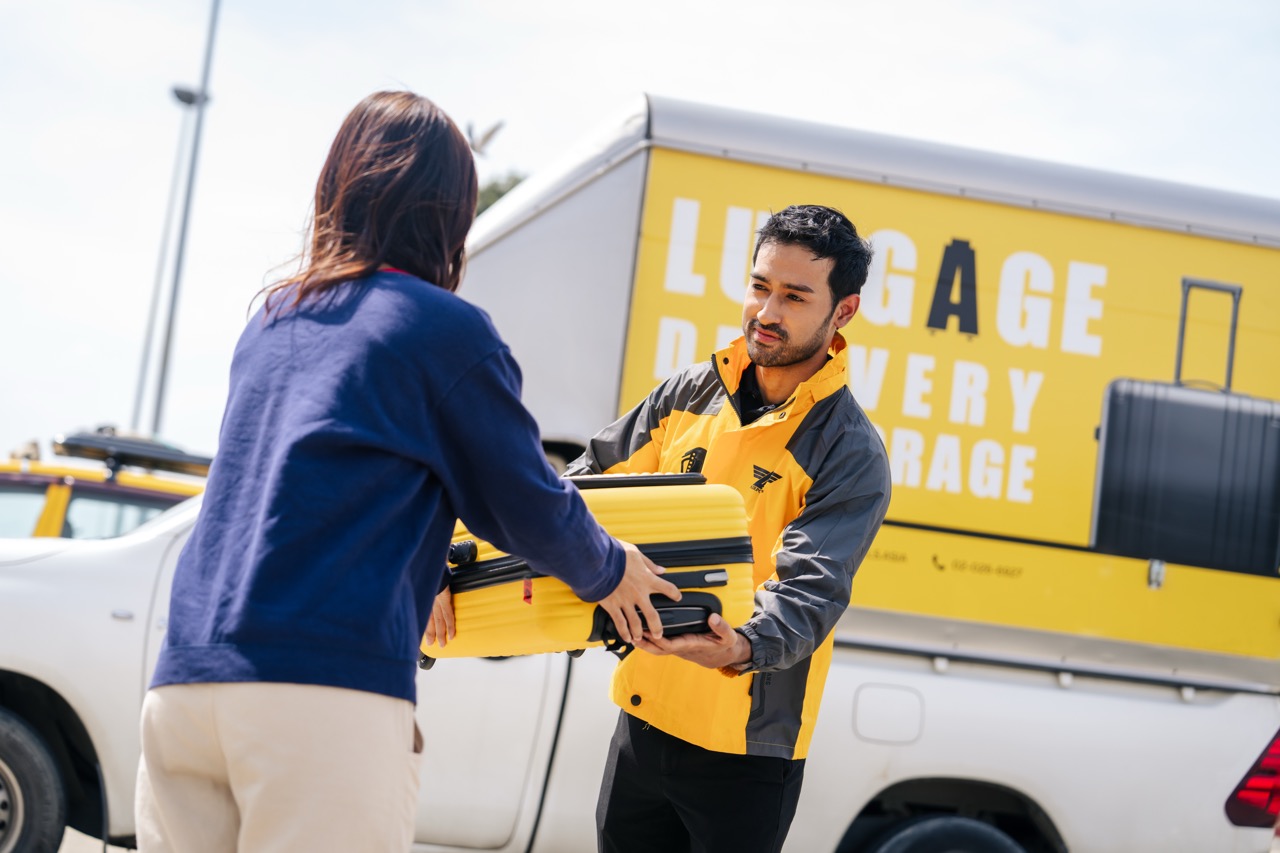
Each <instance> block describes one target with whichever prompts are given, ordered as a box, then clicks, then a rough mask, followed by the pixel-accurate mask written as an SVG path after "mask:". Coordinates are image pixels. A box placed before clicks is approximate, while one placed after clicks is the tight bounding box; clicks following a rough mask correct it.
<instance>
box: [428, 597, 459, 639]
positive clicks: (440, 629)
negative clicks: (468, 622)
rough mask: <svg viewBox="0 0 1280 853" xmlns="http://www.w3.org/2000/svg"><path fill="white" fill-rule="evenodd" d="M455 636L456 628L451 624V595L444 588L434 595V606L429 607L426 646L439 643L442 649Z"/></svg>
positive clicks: (456, 633)
mask: <svg viewBox="0 0 1280 853" xmlns="http://www.w3.org/2000/svg"><path fill="white" fill-rule="evenodd" d="M457 635H458V628H457V626H456V625H454V624H453V593H451V592H450V591H449V587H447V586H446V587H445V588H444V589H442V590H440V592H439V593H438V594H437V595H436V601H435V604H433V605H432V606H431V618H430V619H428V620H427V645H431V644H433V643H435V642H436V641H439V644H440V648H442V649H443V648H444V647H445V646H447V645H449V641H450V640H452V639H453V638H454V637H456V636H457Z"/></svg>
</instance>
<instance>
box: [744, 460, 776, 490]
mask: <svg viewBox="0 0 1280 853" xmlns="http://www.w3.org/2000/svg"><path fill="white" fill-rule="evenodd" d="M751 470H752V471H754V472H755V476H756V481H755V482H754V483H752V484H751V488H752V489H753V490H755V491H757V492H763V491H764V487H765V486H767V485H769V484H770V483H776V482H778V481H779V480H781V479H782V475H781V474H778V473H776V472H774V471H770V470H769V469H768V468H761V467H760V466H759V465H752V466H751Z"/></svg>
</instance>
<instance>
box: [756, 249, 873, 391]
mask: <svg viewBox="0 0 1280 853" xmlns="http://www.w3.org/2000/svg"><path fill="white" fill-rule="evenodd" d="M834 265H835V262H834V261H833V260H832V259H831V258H821V259H818V258H815V257H814V256H813V255H812V254H811V253H810V252H809V250H808V249H806V248H805V247H803V246H796V245H791V244H787V243H773V242H769V243H765V244H764V245H763V246H761V247H760V251H759V253H758V254H757V255H756V262H755V266H754V267H752V270H751V281H750V282H749V283H748V284H747V298H746V300H745V301H744V303H743V306H742V332H743V334H744V335H746V338H747V354H748V355H750V356H751V360H752V361H753V362H755V363H756V364H758V365H759V366H761V367H787V366H790V365H793V364H799V363H801V362H805V361H808V360H810V359H817V358H818V357H819V354H821V356H822V357H823V358H825V356H826V352H827V348H828V346H830V344H831V336H832V334H833V333H834V332H835V330H836V329H838V328H840V327H841V326H843V325H844V324H845V323H847V322H848V321H849V318H851V317H852V316H853V314H854V312H855V311H857V307H858V306H857V303H858V297H857V296H848V297H845V298H844V299H842V300H840V303H839V304H836V303H835V302H834V300H833V297H832V294H831V286H830V284H828V277H829V276H830V274H831V268H832V267H833V266H834Z"/></svg>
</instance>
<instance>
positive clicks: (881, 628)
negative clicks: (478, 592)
mask: <svg viewBox="0 0 1280 853" xmlns="http://www.w3.org/2000/svg"><path fill="white" fill-rule="evenodd" d="M198 505H199V498H193V499H191V500H190V501H188V502H186V503H184V504H181V505H179V506H177V507H175V508H173V509H171V510H169V511H168V512H166V513H165V514H163V515H161V516H159V517H158V518H156V519H154V520H152V521H150V522H148V523H147V524H145V525H143V526H142V527H141V528H139V529H137V530H136V531H134V532H132V533H129V534H127V535H125V536H122V537H119V538H117V539H111V540H101V541H72V540H65V539H25V540H0V851H4V853H30V851H37V850H53V849H56V845H57V842H58V840H59V839H61V837H62V833H63V827H64V825H65V824H67V823H69V824H70V825H71V826H73V827H74V828H76V829H78V830H80V831H81V832H84V833H86V834H88V835H91V836H97V837H107V838H110V839H111V840H112V842H113V843H119V844H128V843H129V840H130V836H131V835H132V834H133V831H134V824H133V782H134V772H135V768H136V766H137V760H138V750H139V745H138V715H139V711H140V708H141V702H142V696H143V692H144V688H145V684H146V682H147V678H148V676H149V674H150V671H151V668H152V666H153V665H154V662H155V658H156V653H157V649H158V648H159V645H160V642H161V639H162V637H163V634H164V627H165V617H166V615H167V612H168V590H169V584H170V580H171V577H172V572H173V568H174V565H175V562H176V560H177V556H178V553H179V550H180V549H181V547H182V544H183V542H184V541H185V539H186V537H187V535H188V533H189V531H190V529H191V526H192V524H193V523H194V521H195V517H196V512H197V509H198ZM1007 630H1009V629H1005V631H1006V634H1005V636H996V634H995V633H993V631H992V630H991V629H982V628H981V627H979V626H968V627H967V628H966V627H964V626H961V625H959V624H950V625H942V624H940V623H936V622H932V623H931V620H919V619H912V618H909V617H904V616H902V615H894V616H892V617H886V615H885V614H883V613H876V612H874V611H870V610H859V609H855V610H851V611H850V613H849V615H848V616H847V617H846V620H845V622H844V623H842V625H841V626H840V628H839V639H838V640H837V652H836V656H835V661H834V664H833V667H832V671H831V676H830V680H829V685H828V688H827V691H826V696H825V698H824V700H823V707H822V712H821V716H820V720H819V725H818V730H817V733H816V735H815V742H814V747H813V749H812V751H811V757H810V758H809V761H808V767H807V770H806V779H805V789H804V794H803V796H802V799H801V803H800V808H799V812H798V814H797V816H796V820H795V824H794V828H793V830H792V833H791V837H790V839H789V841H788V845H787V848H786V849H787V850H789V851H795V853H809V851H824V853H825V851H841V853H854V851H872V850H881V849H893V850H899V849H917V848H909V847H889V848H886V847H885V845H886V844H887V843H888V842H889V840H890V839H892V837H893V835H894V834H895V833H897V832H899V831H900V830H901V829H902V828H903V827H905V826H908V825H912V824H911V822H912V821H914V822H915V823H916V824H918V823H919V822H920V821H921V820H930V821H933V822H934V826H936V827H937V828H938V829H939V831H941V830H944V829H945V830H948V831H949V832H954V831H955V830H956V829H957V827H960V828H962V829H968V830H972V829H974V828H975V827H974V824H978V825H980V826H981V827H982V828H981V829H980V830H979V831H978V835H977V836H975V837H977V838H978V839H979V840H977V841H974V842H972V843H971V844H968V845H965V846H963V847H962V849H964V850H970V851H987V850H991V851H996V850H1007V849H1009V848H1008V847H1007V846H997V845H998V844H999V843H1000V841H1005V842H1006V843H1007V839H1001V838H1000V836H999V835H995V833H996V832H998V833H1000V835H1003V836H1007V838H1011V839H1013V840H1014V841H1016V842H1017V843H1018V844H1019V845H1020V846H1021V847H1022V848H1023V849H1025V850H1028V851H1064V850H1074V851H1087V852H1088V853H1106V852H1107V851H1115V853H1121V851H1123V853H1134V851H1148V850H1149V851H1183V850H1185V851H1188V853H1192V851H1210V850H1212V851H1263V850H1266V849H1267V847H1268V845H1269V840H1270V838H1271V832H1270V830H1268V829H1265V828H1239V827H1235V826H1233V825H1232V824H1231V822H1230V821H1229V820H1228V818H1227V815H1226V814H1225V813H1224V804H1225V803H1226V801H1227V800H1228V798H1229V797H1230V796H1231V795H1232V793H1233V791H1234V790H1235V788H1236V786H1237V783H1238V782H1240V781H1241V779H1242V777H1243V776H1244V775H1245V773H1246V771H1247V770H1249V763H1250V761H1252V760H1253V759H1254V758H1255V757H1256V756H1258V755H1259V754H1260V753H1261V752H1262V751H1263V750H1264V748H1266V747H1267V744H1268V742H1269V741H1270V739H1271V738H1272V736H1273V735H1274V733H1275V731H1276V727H1277V725H1278V721H1280V707H1278V704H1280V703H1278V702H1277V698H1276V695H1275V692H1274V689H1273V688H1271V687H1269V686H1267V685H1265V684H1260V683H1252V682H1250V681H1249V680H1248V679H1247V678H1245V677H1240V678H1237V679H1234V680H1229V679H1219V680H1218V681H1215V680H1214V679H1211V678H1207V677H1203V676H1196V675H1190V674H1188V675H1177V674H1166V675H1163V676H1162V675H1159V674H1158V672H1159V662H1158V661H1157V660H1155V659H1154V658H1153V661H1152V666H1151V667H1150V668H1148V669H1145V670H1142V671H1139V670H1137V669H1135V670H1133V671H1129V672H1121V671H1118V670H1116V669H1114V668H1110V669H1108V668H1104V667H1097V666H1087V665H1083V664H1073V663H1071V662H1069V661H1064V660H1062V659H1061V657H1060V656H1059V657H1056V658H1055V657H1053V656H1052V655H1051V654H1049V652H1048V650H1047V649H1045V648H1043V647H1041V646H1040V645H1039V644H1038V642H1037V640H1036V637H1035V635H1034V634H1032V633H1031V632H1027V633H1026V634H1025V636H1022V637H1021V638H1017V637H1010V636H1008V634H1007ZM1018 639H1021V640H1023V641H1025V642H1024V643H1023V644H1022V645H1021V647H1020V648H1021V652H1020V655H1019V656H1018V657H1017V659H1016V660H1015V659H1013V658H1011V657H1010V655H1008V653H1007V652H1005V653H1001V654H996V652H995V649H997V648H1001V649H1006V650H1007V649H1008V648H1009V647H1010V643H1011V640H1018ZM1082 642H1083V641H1082ZM984 648H985V649H987V650H988V651H987V652H984V651H983V649H984ZM960 649H963V650H964V651H963V652H961V651H959V650H960ZM1078 652H1079V655H1080V657H1081V658H1085V657H1087V656H1088V649H1087V647H1086V646H1085V645H1082V646H1081V647H1080V648H1079V649H1078ZM613 664H614V658H613V657H612V656H611V655H609V654H608V653H607V652H604V651H602V650H599V649H592V650H588V651H587V652H586V653H585V654H584V655H582V656H581V657H579V658H576V659H575V658H572V657H570V656H569V655H566V654H554V655H537V656H529V657H511V658H504V659H449V660H442V661H438V662H437V663H436V664H435V666H434V667H433V668H432V669H430V670H429V671H422V672H420V673H419V679H418V696H419V703H418V712H417V713H418V722H419V725H420V726H421V727H422V729H423V731H424V732H425V733H426V756H425V761H424V765H423V776H422V794H421V799H420V805H419V811H418V823H417V832H416V840H417V842H418V844H419V845H421V846H420V848H418V849H420V850H423V851H456V853H462V851H477V850H487V851H504V853H514V851H543V853H573V851H590V850H594V849H595V835H594V809H595V800H596V791H597V785H598V782H599V778H600V773H601V770H602V767H603V762H604V755H605V749H606V746H607V743H608V740H609V735H610V732H611V729H612V726H613V723H614V721H615V714H616V713H617V711H616V709H615V708H614V707H613V706H612V705H611V704H610V703H609V701H608V699H607V698H606V694H607V682H608V677H609V674H610V671H611V670H612V668H613ZM1228 681H1229V682H1230V683H1228ZM316 819H317V820H342V819H343V816H342V815H340V814H338V815H333V814H325V815H321V814H317V815H316ZM983 835H986V836H990V837H987V838H985V839H983V838H982V836H983ZM997 839H999V840H997ZM984 845H985V846H984ZM929 849H931V848H929Z"/></svg>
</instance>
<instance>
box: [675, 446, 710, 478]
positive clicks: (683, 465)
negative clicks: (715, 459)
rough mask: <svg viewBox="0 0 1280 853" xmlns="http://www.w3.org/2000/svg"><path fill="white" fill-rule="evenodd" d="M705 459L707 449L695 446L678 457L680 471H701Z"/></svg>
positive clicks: (688, 472) (684, 472)
mask: <svg viewBox="0 0 1280 853" xmlns="http://www.w3.org/2000/svg"><path fill="white" fill-rule="evenodd" d="M706 461H707V449H706V448H705V447H695V448H694V449H693V450H690V451H689V452H688V453H686V454H685V455H684V456H681V457H680V472H681V473H683V474H699V473H701V472H702V463H703V462H706Z"/></svg>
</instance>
